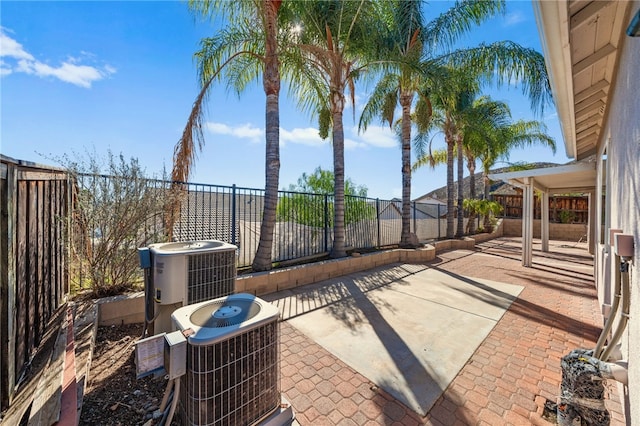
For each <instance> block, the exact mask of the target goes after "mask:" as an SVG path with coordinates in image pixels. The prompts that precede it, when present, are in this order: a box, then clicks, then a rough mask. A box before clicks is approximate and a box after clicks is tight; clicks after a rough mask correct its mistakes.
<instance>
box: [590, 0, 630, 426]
mask: <svg viewBox="0 0 640 426" xmlns="http://www.w3.org/2000/svg"><path fill="white" fill-rule="evenodd" d="M638 8H640V1H635V2H634V3H633V5H632V7H631V11H632V14H634V13H635V12H636V11H637V10H638ZM627 22H628V21H627ZM621 44H622V50H621V54H620V57H619V69H618V73H617V78H616V80H615V81H614V84H613V96H612V97H611V103H610V110H609V112H608V115H607V117H606V119H605V124H604V128H603V132H602V135H603V138H602V139H601V141H602V146H601V147H600V151H599V156H600V159H602V156H603V154H604V148H605V144H606V162H602V161H599V163H598V176H599V179H601V180H602V181H604V182H606V191H602V190H600V194H599V195H601V194H602V192H605V193H606V201H605V210H608V217H606V216H607V214H605V217H603V214H602V209H598V219H597V223H598V225H599V229H598V231H599V232H598V233H597V235H600V233H601V232H603V231H606V232H608V229H609V228H619V229H622V230H623V232H624V233H625V234H632V235H633V236H634V241H635V253H634V258H633V262H632V263H631V267H630V277H631V315H630V321H629V324H628V327H627V329H626V331H625V333H624V336H623V342H622V344H623V354H624V355H625V356H624V358H625V359H627V360H629V386H628V389H625V392H624V393H625V394H626V399H627V401H626V408H627V410H628V411H627V413H626V417H627V420H628V421H629V422H630V423H631V424H634V425H637V424H640V362H638V360H640V38H632V37H628V36H626V35H625V36H623V39H622V40H621ZM610 96H611V94H610ZM605 176H606V177H605ZM607 240H608V237H607V236H606V235H605V237H604V238H600V240H599V244H598V249H597V253H596V281H597V282H596V285H597V286H598V290H599V298H600V302H601V303H611V300H613V295H612V294H611V293H612V287H613V284H612V283H613V280H614V275H613V274H614V272H613V271H614V270H615V268H616V267H617V266H616V265H613V259H612V258H613V254H612V253H613V248H609V247H608V246H607V244H606V242H607Z"/></svg>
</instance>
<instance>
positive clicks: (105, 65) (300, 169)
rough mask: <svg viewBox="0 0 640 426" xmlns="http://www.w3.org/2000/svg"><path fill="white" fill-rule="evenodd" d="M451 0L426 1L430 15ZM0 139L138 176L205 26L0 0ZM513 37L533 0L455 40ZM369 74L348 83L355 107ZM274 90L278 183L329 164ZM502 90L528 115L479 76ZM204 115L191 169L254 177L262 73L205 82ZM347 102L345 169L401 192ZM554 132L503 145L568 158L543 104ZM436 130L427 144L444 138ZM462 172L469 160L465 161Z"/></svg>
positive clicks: (260, 155) (523, 38)
mask: <svg viewBox="0 0 640 426" xmlns="http://www.w3.org/2000/svg"><path fill="white" fill-rule="evenodd" d="M450 5H451V2H443V1H436V2H431V3H429V4H428V6H427V12H426V16H427V19H432V18H433V17H434V16H436V14H437V13H439V12H440V11H442V10H443V9H444V8H446V7H448V6H450ZM0 26H1V33H0V39H1V49H0V52H1V58H0V75H1V79H0V93H1V109H0V118H1V122H0V143H1V152H2V154H4V155H7V156H10V157H13V158H16V159H21V160H28V161H35V162H38V163H44V164H55V163H54V161H53V160H51V158H56V157H59V156H61V155H63V154H65V153H70V152H79V153H83V152H84V151H85V150H90V151H93V150H94V149H95V151H96V152H97V153H98V154H99V155H104V154H105V153H106V151H107V150H108V149H110V150H111V151H112V152H114V153H116V154H118V153H122V154H124V155H125V156H126V157H137V158H138V159H139V160H140V162H141V163H142V164H143V166H144V167H145V168H146V170H147V172H148V174H149V175H154V174H155V175H159V174H160V173H161V171H162V169H163V167H164V168H166V169H170V168H171V161H172V155H173V149H174V146H175V144H176V142H177V141H178V139H179V138H180V135H181V134H182V130H183V129H184V125H185V123H186V120H187V117H188V114H189V111H190V109H191V106H192V104H193V100H194V99H195V96H196V94H197V93H198V81H197V72H196V67H195V63H194V61H193V53H194V52H195V51H196V50H198V43H199V40H200V39H201V38H203V37H206V36H208V35H212V34H213V33H214V31H215V28H216V27H215V26H213V25H212V24H210V23H207V22H202V21H200V20H197V19H194V17H193V16H192V15H191V14H190V13H189V11H188V9H187V6H186V3H185V2H178V1H161V2H148V1H137V2H134V1H123V2H99V1H89V2H77V1H50V2H29V1H19V2H18V1H16V2H12V1H2V3H0ZM507 39H508V40H512V41H515V42H517V43H520V44H522V45H524V46H527V47H533V48H535V49H537V50H540V44H539V38H538V33H537V30H536V26H535V20H534V16H533V11H532V8H531V3H530V2H529V1H509V2H508V3H507V14H506V15H505V16H504V17H499V18H495V19H493V20H491V21H488V22H487V23H486V24H484V25H483V26H482V27H480V28H478V29H475V30H473V31H472V32H471V33H470V35H469V37H467V38H465V39H464V40H463V41H462V42H461V43H462V44H464V45H475V44H477V43H479V42H481V41H485V42H491V41H496V40H507ZM368 90H370V87H366V86H362V85H360V86H358V87H357V88H356V94H357V105H356V114H358V113H359V111H360V108H361V107H362V103H363V102H365V101H366V95H367V91H368ZM285 92H286V90H283V93H282V96H281V101H280V106H281V113H280V125H281V132H280V137H281V151H280V155H281V158H280V160H281V168H280V187H281V188H284V187H287V186H288V185H289V184H291V183H295V182H296V181H297V179H298V177H300V175H301V174H302V173H304V172H306V173H311V172H313V170H314V169H315V168H316V167H318V166H321V167H322V168H324V169H328V170H331V168H332V164H333V162H332V151H331V144H330V141H329V140H326V141H323V140H321V139H320V138H319V137H318V136H317V128H316V124H315V123H316V121H315V119H311V118H310V117H308V116H307V115H305V114H303V113H302V112H299V111H297V110H296V108H295V103H294V102H292V101H291V100H290V99H288V98H287V95H286V93H285ZM485 93H487V94H490V95H491V96H492V97H493V98H494V99H499V100H503V101H506V102H508V103H509V105H510V106H511V110H512V115H513V117H514V119H519V118H527V119H531V118H534V117H533V115H532V113H531V111H530V110H529V102H528V100H527V99H525V98H524V97H523V96H522V95H521V92H520V89H519V88H517V87H506V88H503V89H501V90H496V89H492V88H487V89H486V90H485ZM207 110H208V114H207V122H208V123H207V131H206V133H205V136H206V146H205V148H204V150H203V152H202V153H201V154H199V156H198V159H197V162H196V164H195V171H194V173H193V175H192V179H191V180H192V181H194V182H200V183H211V184H218V185H231V184H236V185H238V186H243V187H250V188H262V187H264V92H263V91H262V86H261V82H257V83H256V84H255V85H254V86H253V87H251V88H250V89H249V90H247V91H246V92H245V93H244V94H243V95H242V97H241V98H238V97H237V96H236V94H235V93H233V92H228V91H227V90H226V88H225V87H224V86H220V87H216V88H215V89H214V91H213V92H212V96H211V97H210V102H209V104H208V108H207ZM352 117H353V115H352V110H351V109H348V110H347V111H345V121H344V125H345V137H346V151H345V173H346V176H347V177H348V178H351V179H352V180H353V181H354V182H355V183H356V184H358V185H364V186H366V187H367V188H368V193H369V196H371V197H379V198H383V199H390V198H392V197H400V196H401V182H402V181H401V173H400V165H401V164H400V156H401V153H400V148H399V144H398V142H397V140H396V139H395V138H394V137H393V135H392V134H391V132H390V131H389V130H388V129H387V128H385V127H383V126H372V127H370V129H369V130H368V131H367V132H366V133H365V134H360V135H359V134H358V133H357V129H356V123H354V122H353V119H352ZM536 118H537V119H541V120H543V121H544V122H545V123H546V124H547V126H548V127H549V133H550V134H551V135H552V136H553V137H555V138H556V142H557V144H558V152H557V153H556V155H555V156H553V154H552V153H551V152H550V150H548V149H545V148H529V149H526V150H518V151H514V152H513V153H512V154H511V157H510V161H512V162H514V161H527V162H533V161H550V162H556V163H565V162H567V161H569V160H568V159H567V157H566V156H565V153H564V146H563V143H562V139H561V133H560V128H559V125H558V122H557V116H556V114H555V110H554V109H553V106H549V107H547V108H546V110H545V113H544V116H542V117H536ZM443 146H444V145H443V142H441V141H439V140H438V137H436V139H435V140H434V147H443ZM465 175H466V170H465ZM445 182H446V178H445V168H444V167H438V168H436V169H435V170H431V169H421V170H418V171H416V172H415V173H414V174H413V180H412V197H413V198H415V197H418V196H420V195H422V194H425V193H427V192H429V191H431V190H433V189H436V188H439V187H441V186H443V185H444V184H445Z"/></svg>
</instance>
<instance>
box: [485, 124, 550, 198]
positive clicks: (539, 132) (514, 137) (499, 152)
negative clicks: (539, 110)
mask: <svg viewBox="0 0 640 426" xmlns="http://www.w3.org/2000/svg"><path fill="white" fill-rule="evenodd" d="M536 144H538V145H542V146H546V147H548V148H550V149H551V151H552V152H553V153H554V154H555V152H556V143H555V140H554V139H553V138H552V137H551V136H549V135H548V134H547V126H545V124H544V123H542V122H540V121H537V120H518V121H516V122H511V123H507V124H503V125H500V126H496V127H495V128H493V129H490V132H488V133H487V139H486V140H485V143H484V144H482V143H477V144H474V145H473V152H474V153H475V157H476V158H478V159H480V163H481V165H482V172H483V174H484V198H485V199H488V198H489V191H490V187H491V182H490V180H489V172H490V170H491V168H492V167H493V166H494V165H495V163H496V162H497V161H498V160H500V159H502V160H508V159H509V153H510V152H511V151H512V150H514V149H518V148H520V149H521V148H526V147H529V146H533V145H536Z"/></svg>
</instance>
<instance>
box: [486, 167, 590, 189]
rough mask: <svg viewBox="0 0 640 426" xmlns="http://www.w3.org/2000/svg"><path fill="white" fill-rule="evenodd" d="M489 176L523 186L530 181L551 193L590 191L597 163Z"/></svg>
mask: <svg viewBox="0 0 640 426" xmlns="http://www.w3.org/2000/svg"><path fill="white" fill-rule="evenodd" d="M489 177H490V178H491V179H497V180H502V181H504V182H509V183H510V184H512V185H515V186H523V185H524V184H525V183H526V182H527V181H529V182H532V183H533V186H534V188H538V189H540V190H543V191H548V192H549V193H551V194H562V193H567V192H589V191H592V190H593V188H594V186H595V183H596V165H595V163H594V162H582V163H573V164H565V165H564V166H559V167H547V168H542V169H533V170H522V171H517V172H507V173H495V174H490V175H489Z"/></svg>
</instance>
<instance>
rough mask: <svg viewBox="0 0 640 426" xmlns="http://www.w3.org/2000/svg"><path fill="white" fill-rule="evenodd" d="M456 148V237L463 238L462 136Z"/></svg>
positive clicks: (458, 139) (459, 137)
mask: <svg viewBox="0 0 640 426" xmlns="http://www.w3.org/2000/svg"><path fill="white" fill-rule="evenodd" d="M456 147H457V150H458V153H457V154H458V164H457V169H458V170H457V171H458V206H457V210H458V226H457V229H456V237H458V238H462V236H464V210H463V208H462V201H463V199H464V182H463V181H462V179H463V177H464V154H463V152H462V134H461V133H458V134H457V135H456Z"/></svg>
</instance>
